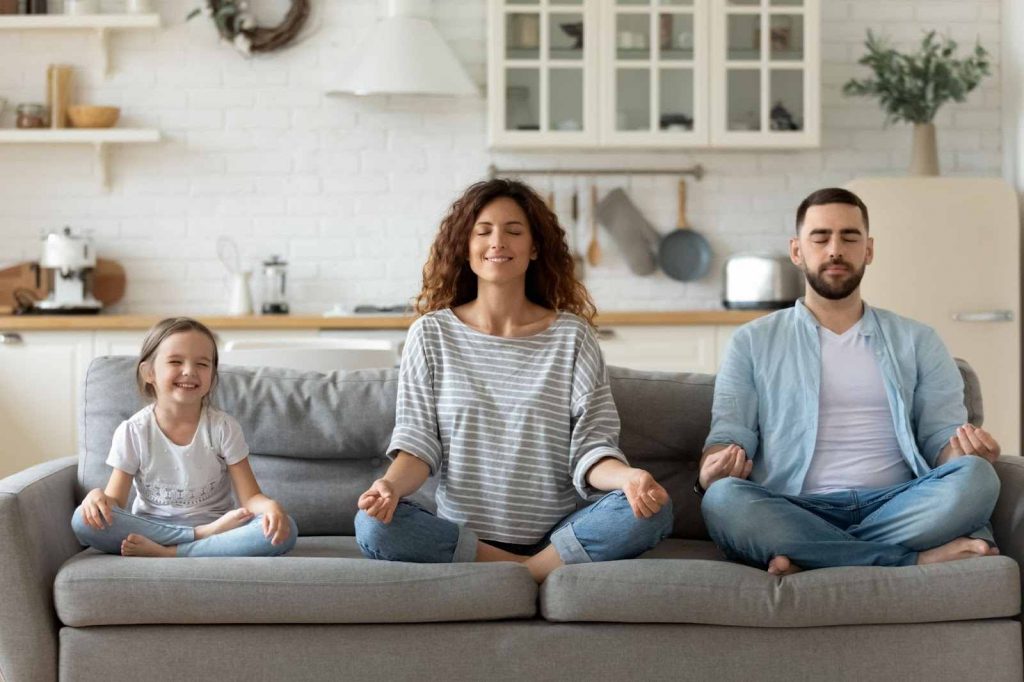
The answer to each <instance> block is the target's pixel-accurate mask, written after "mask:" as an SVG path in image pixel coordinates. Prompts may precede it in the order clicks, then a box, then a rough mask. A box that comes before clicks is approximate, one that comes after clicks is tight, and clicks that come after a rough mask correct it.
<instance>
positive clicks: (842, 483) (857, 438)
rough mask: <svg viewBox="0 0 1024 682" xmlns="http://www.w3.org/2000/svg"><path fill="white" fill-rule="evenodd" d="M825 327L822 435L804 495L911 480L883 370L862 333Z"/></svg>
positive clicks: (856, 328)
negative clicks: (883, 378)
mask: <svg viewBox="0 0 1024 682" xmlns="http://www.w3.org/2000/svg"><path fill="white" fill-rule="evenodd" d="M860 328H861V322H857V324H855V325H854V326H853V327H851V328H850V329H848V330H847V331H846V332H845V333H843V334H836V333H835V332H832V331H829V330H828V329H825V328H824V327H819V332H818V336H819V338H820V340H821V387H820V390H819V393H818V438H817V441H816V443H815V446H814V456H813V457H812V459H811V466H810V469H808V471H807V476H806V477H805V478H804V485H803V493H804V494H815V493H827V492H835V491H838V490H865V489H871V488H886V487H889V486H893V485H896V484H899V483H904V482H906V481H909V480H911V479H912V478H913V477H914V475H913V473H912V472H911V471H910V467H909V466H907V462H906V460H905V459H904V458H903V454H902V453H901V452H900V446H899V442H898V441H897V440H896V429H895V428H894V426H893V423H892V410H891V409H890V407H889V399H888V397H887V396H886V393H885V384H884V383H883V380H882V370H881V368H880V367H879V366H878V360H877V359H876V358H875V356H874V354H873V353H872V352H871V347H870V346H869V345H868V341H867V338H866V337H865V336H864V335H863V334H861V333H860Z"/></svg>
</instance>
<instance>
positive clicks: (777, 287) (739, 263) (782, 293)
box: [722, 253, 804, 310]
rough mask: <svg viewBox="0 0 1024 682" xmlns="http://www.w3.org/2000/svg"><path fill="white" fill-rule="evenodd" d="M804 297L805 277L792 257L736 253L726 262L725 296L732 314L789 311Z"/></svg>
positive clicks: (726, 305) (726, 303) (723, 301)
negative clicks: (734, 311) (740, 311)
mask: <svg viewBox="0 0 1024 682" xmlns="http://www.w3.org/2000/svg"><path fill="white" fill-rule="evenodd" d="M803 293H804V277H803V273H802V272H800V270H799V268H797V267H796V266H795V265H793V263H792V262H791V261H790V260H789V256H782V255H776V254H764V253H737V254H734V255H732V256H730V257H729V259H728V260H726V262H725V296H724V299H723V300H722V303H724V304H725V307H726V308H729V309H732V310H774V309H777V308H788V307H789V306H791V305H793V304H794V303H796V299H798V298H800V296H802V295H803Z"/></svg>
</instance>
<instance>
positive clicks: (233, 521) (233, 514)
mask: <svg viewBox="0 0 1024 682" xmlns="http://www.w3.org/2000/svg"><path fill="white" fill-rule="evenodd" d="M250 521H252V512H251V511H249V510H248V509H245V508H244V507H239V508H238V509H232V510H231V511H229V512H228V513H227V514H225V515H224V516H222V517H220V518H219V519H217V520H216V521H211V522H210V523H204V524H203V525H201V526H196V527H195V529H194V530H195V532H196V540H202V539H203V538H208V537H210V536H211V535H216V534H217V533H223V532H225V531H229V530H233V529H235V528H238V527H239V526H242V525H245V524H247V523H249V522H250Z"/></svg>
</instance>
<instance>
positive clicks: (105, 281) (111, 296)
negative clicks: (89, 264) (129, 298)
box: [92, 258, 127, 306]
mask: <svg viewBox="0 0 1024 682" xmlns="http://www.w3.org/2000/svg"><path fill="white" fill-rule="evenodd" d="M126 287H127V282H126V277H125V273H124V266H123V265H121V264H120V263H118V262H117V261H116V260H110V259H108V258H97V259H96V269H95V270H94V271H93V273H92V295H93V296H94V297H95V298H96V300H97V301H99V302H100V303H102V304H103V305H104V306H111V305H113V304H115V303H117V302H118V301H120V300H121V299H122V298H124V290H125V288H126Z"/></svg>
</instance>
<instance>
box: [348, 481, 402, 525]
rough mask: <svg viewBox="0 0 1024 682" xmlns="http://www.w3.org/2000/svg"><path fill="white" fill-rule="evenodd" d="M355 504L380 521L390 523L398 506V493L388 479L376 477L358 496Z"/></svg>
mask: <svg viewBox="0 0 1024 682" xmlns="http://www.w3.org/2000/svg"><path fill="white" fill-rule="evenodd" d="M357 506H358V507H359V508H360V509H362V510H363V511H364V512H366V513H367V514H369V515H370V516H372V517H373V518H375V519H377V520H378V521H380V522H381V523H391V517H393V516H394V515H395V507H397V506H398V495H396V494H395V489H394V487H392V485H391V482H390V481H388V480H387V479H385V478H378V479H377V480H376V481H374V482H373V485H371V486H370V489H369V490H367V491H366V492H365V493H363V494H362V495H360V496H359V502H358V503H357Z"/></svg>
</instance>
